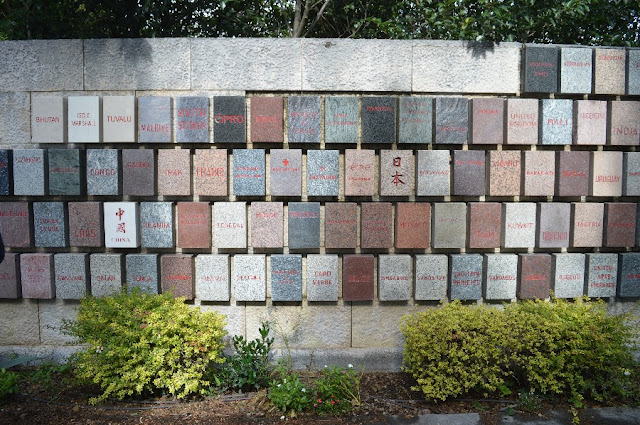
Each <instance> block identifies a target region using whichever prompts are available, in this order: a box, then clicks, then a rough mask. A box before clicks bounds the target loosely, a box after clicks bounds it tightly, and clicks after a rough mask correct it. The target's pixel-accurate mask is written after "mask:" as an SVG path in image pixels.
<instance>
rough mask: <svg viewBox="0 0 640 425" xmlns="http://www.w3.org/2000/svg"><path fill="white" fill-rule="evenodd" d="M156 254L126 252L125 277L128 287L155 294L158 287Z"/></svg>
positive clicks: (158, 271) (158, 272) (158, 273)
mask: <svg viewBox="0 0 640 425" xmlns="http://www.w3.org/2000/svg"><path fill="white" fill-rule="evenodd" d="M159 266H160V265H159V264H158V254H127V256H126V278H127V285H129V289H133V288H139V289H140V291H141V292H146V293H148V294H157V293H158V288H159V287H160V285H159V284H160V281H159V279H158V277H159V276H160V270H159Z"/></svg>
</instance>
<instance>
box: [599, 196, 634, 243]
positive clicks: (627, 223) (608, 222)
mask: <svg viewBox="0 0 640 425" xmlns="http://www.w3.org/2000/svg"><path fill="white" fill-rule="evenodd" d="M636 211H637V204H636V203H634V202H607V203H606V204H605V208H604V212H605V228H604V246H606V247H633V246H634V245H635V243H636Z"/></svg>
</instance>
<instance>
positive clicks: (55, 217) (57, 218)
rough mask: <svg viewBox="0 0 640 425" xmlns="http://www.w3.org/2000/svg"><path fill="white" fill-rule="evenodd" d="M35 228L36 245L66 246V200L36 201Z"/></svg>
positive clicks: (49, 246) (46, 246)
mask: <svg viewBox="0 0 640 425" xmlns="http://www.w3.org/2000/svg"><path fill="white" fill-rule="evenodd" d="M33 228H34V235H35V242H36V247H45V248H61V247H66V246H67V218H66V217H65V208H64V202H34V203H33Z"/></svg>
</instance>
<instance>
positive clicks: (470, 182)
mask: <svg viewBox="0 0 640 425" xmlns="http://www.w3.org/2000/svg"><path fill="white" fill-rule="evenodd" d="M485 170H486V167H485V151H453V195H462V196H484V195H485Z"/></svg>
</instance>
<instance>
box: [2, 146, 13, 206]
mask: <svg viewBox="0 0 640 425" xmlns="http://www.w3.org/2000/svg"><path fill="white" fill-rule="evenodd" d="M10 182H11V167H10V166H9V151H8V150H7V149H0V196H7V195H9V194H10V193H11V192H10V191H11V189H10Z"/></svg>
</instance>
